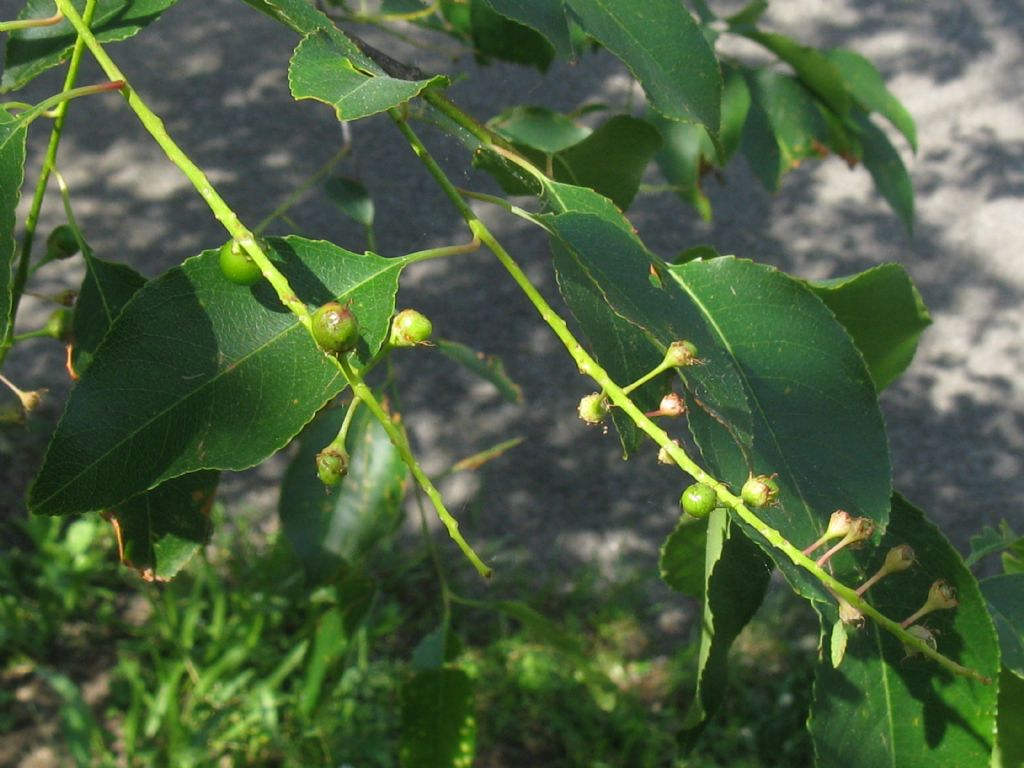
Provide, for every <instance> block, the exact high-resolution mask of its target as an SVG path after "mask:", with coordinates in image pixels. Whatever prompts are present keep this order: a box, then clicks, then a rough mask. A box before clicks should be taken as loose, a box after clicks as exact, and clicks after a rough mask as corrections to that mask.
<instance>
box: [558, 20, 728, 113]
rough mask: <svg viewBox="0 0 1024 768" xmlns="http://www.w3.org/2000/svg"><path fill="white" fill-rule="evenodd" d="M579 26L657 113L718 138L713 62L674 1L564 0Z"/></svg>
mask: <svg viewBox="0 0 1024 768" xmlns="http://www.w3.org/2000/svg"><path fill="white" fill-rule="evenodd" d="M567 5H568V7H569V8H570V9H571V10H572V11H573V12H574V13H575V15H576V17H577V19H578V20H579V23H580V26H582V27H583V29H584V30H585V31H586V32H587V33H588V34H589V35H591V36H592V37H594V38H595V39H596V40H597V41H598V42H600V43H601V45H603V46H604V47H605V48H607V49H608V50H609V51H611V52H612V53H614V54H615V55H616V56H617V57H618V58H619V59H621V60H622V62H623V63H624V64H625V65H626V66H627V67H629V70H630V71H631V72H632V73H633V75H634V76H635V77H636V78H637V80H639V81H640V84H641V85H642V86H643V88H644V91H645V92H646V93H647V97H648V99H649V100H650V102H651V106H653V107H654V108H655V109H656V110H658V111H659V112H661V113H662V114H663V115H665V116H666V117H668V118H671V119H673V120H681V121H683V122H697V123H701V124H702V125H704V126H705V127H706V128H707V129H708V130H709V131H711V132H712V133H718V125H719V117H720V112H719V105H720V102H721V99H722V74H721V72H720V71H719V68H718V60H717V59H716V58H715V54H714V52H713V51H712V49H711V46H710V45H709V44H708V42H707V40H706V39H705V38H704V35H703V33H702V32H701V31H700V28H699V27H698V26H697V22H696V21H694V19H693V17H692V16H690V14H689V12H687V10H686V9H685V8H684V7H683V4H682V3H680V2H677V0H614V2H613V1H612V0H567Z"/></svg>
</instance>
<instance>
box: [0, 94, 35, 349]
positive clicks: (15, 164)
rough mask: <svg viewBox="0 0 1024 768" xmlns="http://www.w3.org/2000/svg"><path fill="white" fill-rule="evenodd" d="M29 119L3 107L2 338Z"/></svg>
mask: <svg viewBox="0 0 1024 768" xmlns="http://www.w3.org/2000/svg"><path fill="white" fill-rule="evenodd" d="M27 132H28V129H27V123H26V121H25V120H19V119H18V118H17V117H14V116H13V115H11V114H10V113H8V112H6V111H5V110H3V109H0V341H2V340H4V339H6V338H7V332H8V330H9V327H8V326H9V324H10V321H11V301H12V298H11V297H12V293H11V290H12V285H11V284H12V282H13V279H14V251H15V242H14V228H15V226H16V224H17V209H18V201H19V200H20V199H21V185H22V183H23V182H24V180H25V137H26V135H27Z"/></svg>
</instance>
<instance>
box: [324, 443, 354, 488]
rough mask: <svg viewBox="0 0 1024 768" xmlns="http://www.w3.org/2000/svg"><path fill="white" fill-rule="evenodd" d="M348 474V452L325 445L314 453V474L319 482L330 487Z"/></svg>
mask: <svg viewBox="0 0 1024 768" xmlns="http://www.w3.org/2000/svg"><path fill="white" fill-rule="evenodd" d="M347 474H348V454H347V453H346V452H345V451H344V449H342V450H340V451H339V450H338V449H337V448H334V447H332V446H327V447H326V448H324V449H323V450H322V451H320V453H318V454H317V455H316V475H317V477H319V478H320V482H321V483H323V484H324V485H326V486H327V487H328V488H332V487H334V486H335V485H337V484H338V483H340V482H341V479H342V478H343V477H345V475H347Z"/></svg>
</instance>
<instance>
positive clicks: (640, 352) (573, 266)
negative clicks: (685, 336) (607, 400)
mask: <svg viewBox="0 0 1024 768" xmlns="http://www.w3.org/2000/svg"><path fill="white" fill-rule="evenodd" d="M551 252H552V255H553V256H554V265H555V276H556V278H557V280H558V289H559V291H561V293H562V298H563V299H565V303H566V304H567V305H568V307H569V309H570V310H572V313H573V315H575V317H576V319H577V320H578V321H579V323H580V326H581V327H582V328H583V333H584V335H585V336H586V338H587V340H588V341H589V342H590V347H591V351H592V352H593V354H594V355H595V356H596V357H597V359H598V360H599V361H600V363H601V366H602V367H603V368H604V369H605V370H606V371H608V373H609V375H610V376H611V377H612V378H613V379H614V380H615V381H619V382H625V383H629V382H631V381H635V380H636V379H637V378H639V377H640V376H641V375H643V373H644V372H646V371H649V370H651V369H652V368H653V367H654V366H656V365H657V364H658V363H660V362H661V360H662V358H663V357H664V353H663V352H659V351H658V350H657V349H656V348H655V347H654V346H653V345H652V344H651V342H650V340H649V339H648V338H647V337H646V335H645V334H644V333H643V331H642V330H641V329H640V328H638V327H637V326H635V325H633V323H631V322H630V321H629V320H628V319H627V318H625V317H623V316H622V315H620V314H617V313H615V312H610V311H608V308H607V306H605V303H604V297H603V295H602V292H601V287H600V285H599V284H597V283H596V282H595V281H594V280H592V279H591V278H590V276H589V275H588V274H587V272H586V270H585V269H584V268H583V267H582V266H581V265H580V264H579V263H578V262H577V261H576V260H575V259H574V258H573V257H572V254H571V251H570V250H569V249H568V248H566V247H565V246H564V245H563V244H562V243H560V242H559V241H558V240H555V239H552V241H551ZM666 390H667V385H666V384H665V381H664V379H663V378H662V379H661V380H655V381H652V382H650V383H648V384H645V385H644V386H642V387H640V388H639V389H637V390H635V391H634V392H633V393H632V398H633V402H635V403H636V404H637V405H638V406H639V407H640V408H642V409H643V410H644V411H653V410H655V409H656V408H657V407H658V403H659V402H660V401H661V398H662V397H663V396H664V395H665V392H666ZM584 394H586V393H585V392H583V393H581V396H582V395H584ZM612 421H613V422H614V424H615V429H616V431H617V432H618V433H619V440H620V441H621V442H622V455H623V457H625V458H629V456H630V455H631V454H633V453H634V452H635V451H636V450H637V448H638V447H639V445H640V441H641V439H642V438H643V433H642V432H641V431H640V430H639V428H638V427H637V426H636V424H635V423H634V422H633V420H632V419H631V418H629V417H628V416H627V415H626V414H624V413H622V412H621V411H620V410H619V409H618V408H613V409H612Z"/></svg>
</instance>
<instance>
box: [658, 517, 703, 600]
mask: <svg viewBox="0 0 1024 768" xmlns="http://www.w3.org/2000/svg"><path fill="white" fill-rule="evenodd" d="M707 538H708V518H702V519H700V520H696V519H694V518H692V517H690V516H689V515H682V516H681V517H680V518H679V522H678V523H677V524H676V527H675V530H674V531H672V533H670V534H669V535H668V538H667V539H665V541H664V542H663V543H662V545H661V550H660V556H659V557H658V572H659V574H660V576H661V580H662V581H664V582H665V583H666V584H668V585H669V586H670V587H671V588H672V589H674V590H675V591H676V592H679V593H680V594H683V595H686V596H687V597H693V598H696V599H698V600H700V599H702V598H703V597H704V549H705V546H706V544H707Z"/></svg>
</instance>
